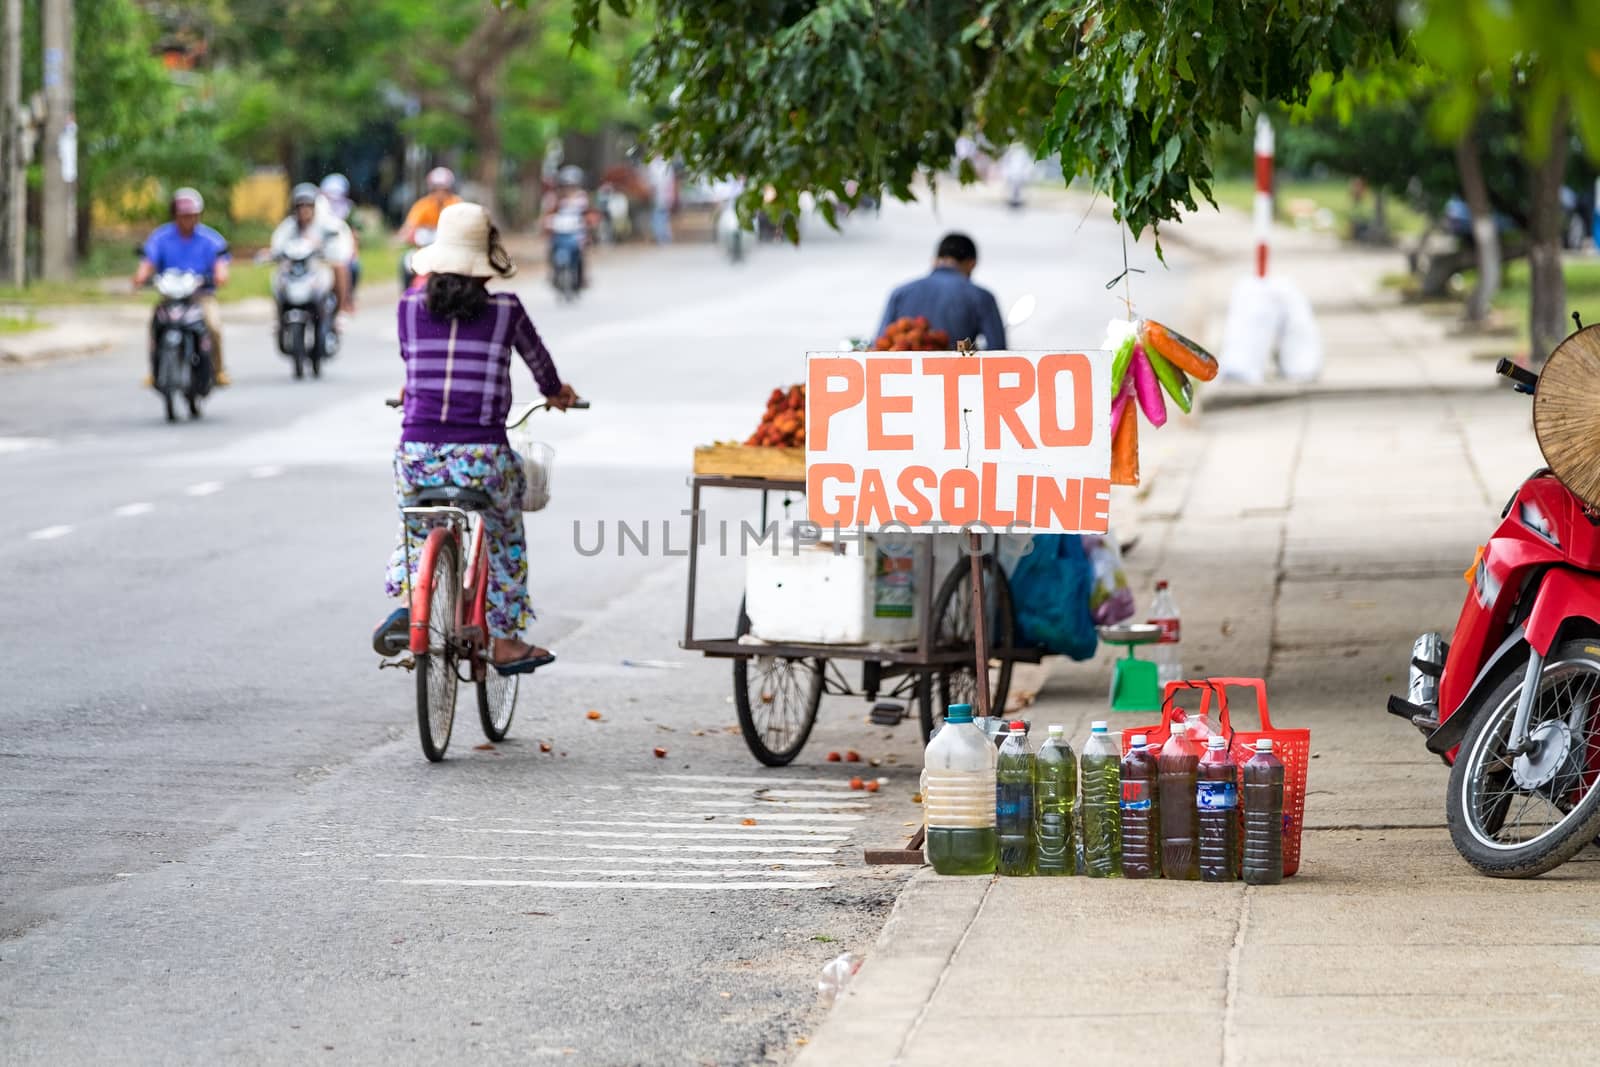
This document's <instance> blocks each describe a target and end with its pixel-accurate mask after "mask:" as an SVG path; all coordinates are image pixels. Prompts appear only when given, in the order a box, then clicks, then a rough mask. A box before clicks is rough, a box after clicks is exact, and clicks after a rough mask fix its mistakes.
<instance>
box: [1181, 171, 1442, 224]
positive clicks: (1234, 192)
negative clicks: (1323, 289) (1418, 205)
mask: <svg viewBox="0 0 1600 1067" xmlns="http://www.w3.org/2000/svg"><path fill="white" fill-rule="evenodd" d="M1211 192H1212V193H1213V195H1215V196H1216V198H1217V203H1218V204H1219V205H1221V206H1223V207H1231V208H1235V209H1237V210H1239V211H1243V212H1246V213H1248V212H1250V211H1252V210H1254V207H1255V197H1256V186H1255V179H1254V178H1249V177H1246V178H1225V179H1222V180H1219V181H1217V182H1216V183H1214V184H1213V185H1212V187H1211ZM1277 194H1278V195H1277V198H1276V202H1275V205H1274V207H1275V210H1276V211H1277V219H1278V221H1279V222H1280V223H1283V224H1284V225H1299V224H1300V222H1299V220H1300V218H1301V217H1305V218H1307V219H1309V220H1310V221H1311V223H1312V224H1313V225H1314V224H1315V222H1316V216H1317V214H1319V213H1320V212H1322V211H1324V210H1326V211H1327V212H1329V213H1330V214H1331V215H1332V221H1333V228H1334V231H1335V232H1337V233H1338V234H1339V236H1341V237H1345V236H1348V235H1349V233H1350V223H1351V219H1352V218H1353V217H1355V215H1356V212H1355V211H1354V209H1353V207H1352V205H1351V203H1350V183H1349V181H1348V180H1346V179H1343V178H1292V177H1289V176H1288V175H1282V174H1280V175H1279V176H1278V190H1277ZM1196 199H1197V200H1198V199H1199V198H1198V197H1196ZM1384 208H1385V210H1386V211H1387V212H1388V215H1389V229H1390V231H1391V232H1393V233H1394V235H1395V236H1396V237H1407V236H1412V235H1418V234H1421V233H1422V231H1423V230H1425V229H1426V228H1427V225H1428V221H1427V219H1426V218H1424V217H1423V216H1422V215H1420V214H1418V213H1417V212H1416V211H1413V210H1412V209H1411V208H1410V207H1409V206H1407V205H1406V204H1404V203H1402V202H1400V201H1399V200H1398V199H1397V198H1396V197H1394V196H1390V197H1389V198H1388V200H1387V202H1386V203H1385V205H1384ZM1360 216H1361V217H1362V218H1365V219H1369V220H1370V219H1371V218H1372V197H1371V195H1370V194H1369V195H1368V196H1367V198H1366V200H1365V202H1364V203H1363V204H1362V206H1361V211H1360Z"/></svg>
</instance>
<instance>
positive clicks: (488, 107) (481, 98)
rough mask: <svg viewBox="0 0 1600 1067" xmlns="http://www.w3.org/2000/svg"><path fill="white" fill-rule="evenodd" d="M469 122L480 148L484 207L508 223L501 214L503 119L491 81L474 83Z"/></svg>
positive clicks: (475, 143) (479, 168) (477, 146)
mask: <svg viewBox="0 0 1600 1067" xmlns="http://www.w3.org/2000/svg"><path fill="white" fill-rule="evenodd" d="M467 121H468V122H469V123H470V124H471V126H472V140H473V142H474V146H475V147H476V148H477V153H478V165H477V167H476V168H475V169H476V172H477V179H478V184H479V185H480V186H482V187H483V191H482V192H481V193H480V194H479V195H480V196H481V197H482V199H483V206H484V207H486V208H488V209H489V214H490V216H491V217H493V218H494V219H496V220H497V221H498V222H499V223H500V225H502V226H503V225H505V223H504V220H502V219H501V216H500V165H501V155H502V153H501V149H500V119H499V116H498V115H496V114H495V96H494V89H493V87H492V83H487V84H486V83H482V82H480V83H479V84H477V85H475V86H473V92H472V108H471V111H470V112H469V114H468V116H467Z"/></svg>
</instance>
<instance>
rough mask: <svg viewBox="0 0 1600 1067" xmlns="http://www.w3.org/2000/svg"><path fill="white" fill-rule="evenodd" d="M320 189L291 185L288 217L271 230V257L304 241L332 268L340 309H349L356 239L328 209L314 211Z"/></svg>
mask: <svg viewBox="0 0 1600 1067" xmlns="http://www.w3.org/2000/svg"><path fill="white" fill-rule="evenodd" d="M319 193H320V190H318V188H317V187H316V186H315V185H312V184H311V183H310V182H303V183H301V184H300V185H297V186H295V187H294V191H293V192H292V193H291V194H290V204H291V207H292V210H291V211H290V214H289V217H288V218H286V219H284V220H283V221H282V222H280V223H278V228H277V229H275V230H273V231H272V256H273V258H274V259H276V258H278V257H279V256H281V255H283V254H284V251H285V250H286V249H287V248H288V245H289V242H290V241H294V240H297V239H298V240H301V241H305V242H307V243H308V244H310V245H311V247H312V248H314V249H315V250H316V252H317V254H318V255H319V256H320V257H321V258H322V259H323V260H324V261H325V262H326V263H327V264H328V265H329V266H330V267H332V268H333V278H334V292H335V293H337V294H338V297H339V309H340V310H341V311H348V310H349V309H350V288H351V287H350V260H351V258H352V256H353V255H354V254H355V238H354V237H353V236H351V233H350V226H349V224H348V223H346V222H345V221H344V220H343V219H340V218H336V217H335V216H334V215H333V214H332V213H331V212H327V211H323V212H319V211H318V210H317V200H318V196H319Z"/></svg>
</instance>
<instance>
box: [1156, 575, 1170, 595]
mask: <svg viewBox="0 0 1600 1067" xmlns="http://www.w3.org/2000/svg"><path fill="white" fill-rule="evenodd" d="M1166 587H1167V580H1166V579H1165V578H1163V579H1161V580H1160V581H1159V582H1157V583H1156V592H1158V593H1159V592H1161V590H1163V589H1165V588H1166Z"/></svg>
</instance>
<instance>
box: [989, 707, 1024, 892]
mask: <svg viewBox="0 0 1600 1067" xmlns="http://www.w3.org/2000/svg"><path fill="white" fill-rule="evenodd" d="M1027 728H1028V727H1027V724H1026V723H1024V722H1022V721H1021V720H1020V719H1019V720H1017V721H1016V722H1013V723H1012V724H1011V730H1010V732H1009V733H1007V734H1006V741H1005V744H1003V745H1001V746H1000V758H999V763H998V766H997V767H996V770H995V782H996V785H995V829H996V830H997V831H998V832H999V835H1000V860H999V862H998V863H996V864H995V870H996V871H998V872H999V873H1001V874H1012V875H1026V874H1032V873H1033V768H1034V758H1033V749H1031V748H1030V747H1028V734H1027Z"/></svg>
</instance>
